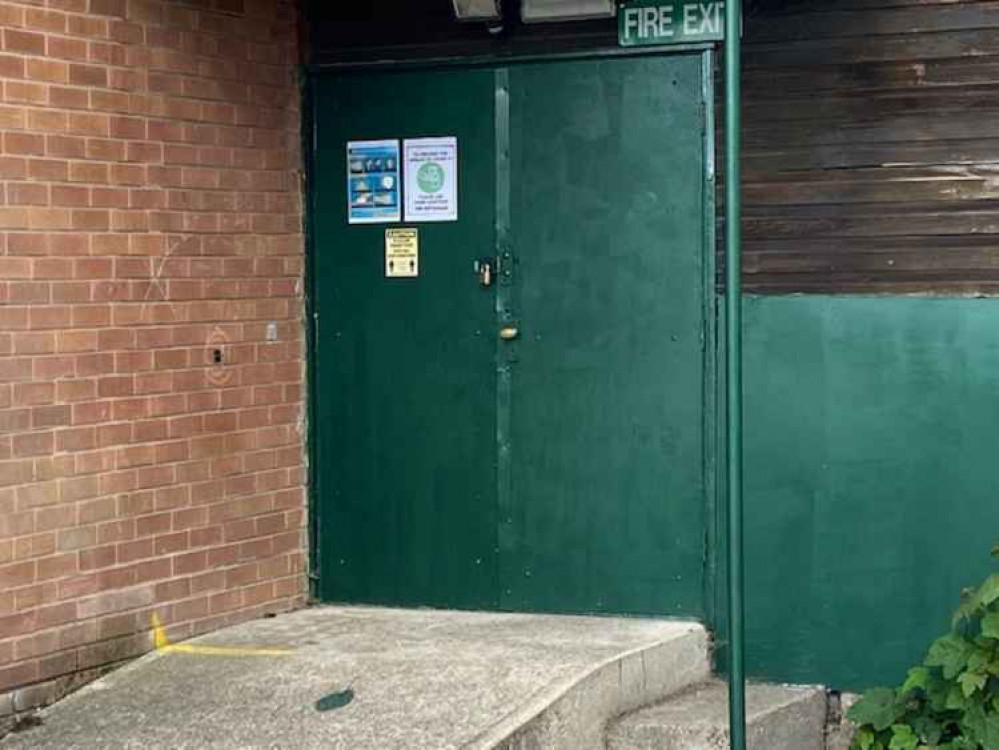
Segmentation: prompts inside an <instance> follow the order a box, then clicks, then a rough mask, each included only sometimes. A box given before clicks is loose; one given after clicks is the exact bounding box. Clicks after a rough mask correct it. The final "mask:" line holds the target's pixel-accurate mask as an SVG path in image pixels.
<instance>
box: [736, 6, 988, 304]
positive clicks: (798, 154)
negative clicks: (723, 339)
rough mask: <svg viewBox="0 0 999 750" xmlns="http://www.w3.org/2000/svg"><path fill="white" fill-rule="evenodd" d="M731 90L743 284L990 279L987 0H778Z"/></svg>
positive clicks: (926, 285) (937, 289) (813, 287)
mask: <svg viewBox="0 0 999 750" xmlns="http://www.w3.org/2000/svg"><path fill="white" fill-rule="evenodd" d="M744 90H745V102H744V111H743V116H744V129H745V130H744V153H743V170H744V175H743V176H744V186H743V199H744V206H745V212H744V236H745V245H744V248H743V251H744V259H743V264H744V269H745V283H746V287H747V290H749V291H750V292H755V293H761V294H789V293H813V292H823V293H829V292H835V293H852V294H870V293H876V294H892V293H894V294H919V293H923V294H957V295H969V294H970V295H974V294H997V293H999V3H996V2H994V1H991V0H990V1H983V2H968V1H967V0H963V1H958V0H955V1H953V2H946V1H944V2H941V1H940V0H934V1H931V0H837V2H836V3H828V2H823V1H822V0H800V1H797V2H794V1H792V2H788V3H786V4H785V5H784V6H783V8H782V9H780V10H774V9H773V8H771V10H770V11H766V10H765V11H764V12H761V13H759V14H757V15H756V16H755V17H753V18H751V19H750V20H749V21H748V22H747V29H746V69H745V82H744ZM720 182H721V183H722V184H723V183H724V175H721V176H720ZM722 199H723V193H720V195H719V204H720V205H722ZM719 248H720V246H719ZM720 265H721V264H720Z"/></svg>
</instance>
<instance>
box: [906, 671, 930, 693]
mask: <svg viewBox="0 0 999 750" xmlns="http://www.w3.org/2000/svg"><path fill="white" fill-rule="evenodd" d="M929 682H930V670H929V669H927V668H926V667H913V668H912V669H910V670H909V675H908V677H906V678H905V682H904V683H902V687H901V688H899V691H898V692H899V693H900V694H901V695H908V694H909V693H911V692H912V691H913V690H926V689H927V687H928V686H929Z"/></svg>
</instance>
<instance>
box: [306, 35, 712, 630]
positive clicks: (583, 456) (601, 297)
mask: <svg viewBox="0 0 999 750" xmlns="http://www.w3.org/2000/svg"><path fill="white" fill-rule="evenodd" d="M702 65H703V61H702V59H701V57H700V56H697V55H676V56H660V57H628V58H607V59H593V60H575V61H564V62H547V63H537V64H522V65H511V66H508V67H502V68H486V67H482V68H465V69H441V70H433V71H409V72H391V73H387V72H386V73H343V74H337V75H323V76H320V77H319V78H318V80H317V81H316V86H317V96H316V98H315V105H316V112H315V115H316V118H317V119H316V144H315V175H316V181H315V187H314V189H315V190H316V191H317V192H316V194H315V195H314V196H312V205H313V207H314V218H315V221H314V227H315V236H314V242H313V252H314V257H313V269H314V277H313V290H314V310H315V314H316V325H315V326H314V328H315V341H314V342H313V345H314V346H315V348H316V349H315V359H314V361H315V372H314V373H313V376H314V379H315V380H314V383H315V404H314V409H313V412H312V413H313V415H314V419H315V420H316V424H315V425H314V430H313V435H315V439H316V446H315V452H314V455H315V456H316V461H317V466H316V467H315V473H314V476H315V477H316V481H317V487H316V490H317V496H318V507H317V512H318V539H317V543H318V555H319V566H320V584H319V586H320V594H321V597H322V598H323V599H324V600H327V601H337V602H351V603H369V604H384V605H392V606H431V607H447V608H462V609H499V610H512V611H548V612H608V613H634V614H676V615H688V616H692V615H693V616H696V615H698V614H701V612H702V610H703V575H704V561H705V506H706V503H705V439H704V435H705V429H704V424H705V419H704V415H705V410H704V405H705V403H706V389H707V381H706V378H705V362H706V353H705V340H706V331H707V328H706V326H707V317H708V316H707V305H706V293H707V292H706V289H707V288H708V280H706V264H707V258H708V254H709V253H710V252H711V249H710V248H709V247H708V242H707V233H708V226H709V224H708V222H706V221H705V211H706V209H707V206H708V205H709V201H708V197H707V180H706V162H705V160H706V147H705V142H706V141H705V135H704V118H705V107H706V102H705V92H704V87H703V83H702V81H703V75H702V70H703V68H702ZM428 137H448V138H454V139H455V142H456V143H457V168H456V174H455V177H456V178H457V183H458V184H457V190H456V191H455V193H454V198H455V200H456V201H457V218H456V220H453V221H434V222H428V221H421V220H419V219H417V220H409V221H407V220H406V218H407V217H406V216H405V213H404V212H401V213H402V214H403V215H402V216H401V220H400V221H393V222H391V223H372V224H356V223H350V221H349V212H350V208H349V206H350V204H351V201H352V200H355V199H356V197H357V196H356V195H354V196H352V195H351V194H350V193H351V191H350V189H349V187H348V186H349V175H350V173H351V172H350V170H351V166H352V165H351V164H350V157H349V156H348V148H349V144H352V143H356V142H358V141H378V140H388V141H393V140H398V141H399V142H400V144H403V143H404V142H405V141H406V140H407V139H421V138H428ZM354 166H355V167H358V165H356V164H355V165H354ZM398 166H399V167H400V170H401V172H403V173H402V174H400V175H399V183H400V187H401V186H403V185H405V184H406V176H405V174H404V172H405V169H406V164H405V159H403V163H402V164H400V165H398ZM404 198H405V196H404V195H402V194H400V195H397V196H396V198H391V197H390V198H387V199H386V201H387V202H391V201H392V200H395V199H398V200H399V201H400V202H403V203H404V202H405V200H404ZM410 218H411V219H412V217H410ZM399 228H405V229H416V230H417V236H418V275H417V276H408V277H403V278H397V277H389V276H387V266H386V263H387V261H386V231H387V230H392V229H399Z"/></svg>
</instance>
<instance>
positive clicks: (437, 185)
mask: <svg viewBox="0 0 999 750" xmlns="http://www.w3.org/2000/svg"><path fill="white" fill-rule="evenodd" d="M402 149H403V154H404V155H403V161H404V164H405V180H406V221H457V220H458V139H457V138H414V139H410V140H406V141H403V147H402Z"/></svg>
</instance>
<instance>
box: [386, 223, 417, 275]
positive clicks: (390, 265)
mask: <svg viewBox="0 0 999 750" xmlns="http://www.w3.org/2000/svg"><path fill="white" fill-rule="evenodd" d="M385 275H386V276H387V277H389V278H394V277H414V276H419V275H420V230H418V229H386V230H385Z"/></svg>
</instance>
